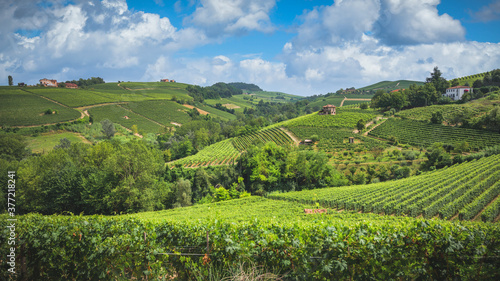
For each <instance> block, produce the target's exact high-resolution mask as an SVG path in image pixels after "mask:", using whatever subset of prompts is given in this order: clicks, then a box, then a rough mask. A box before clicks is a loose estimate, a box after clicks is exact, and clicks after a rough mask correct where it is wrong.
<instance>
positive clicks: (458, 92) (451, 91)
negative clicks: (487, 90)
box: [443, 86, 473, 100]
mask: <svg viewBox="0 0 500 281" xmlns="http://www.w3.org/2000/svg"><path fill="white" fill-rule="evenodd" d="M469 92H470V93H472V92H473V88H471V87H469V86H456V87H451V88H448V89H446V93H444V94H443V96H445V97H449V98H451V99H452V100H460V99H462V96H463V95H464V94H465V93H469Z"/></svg>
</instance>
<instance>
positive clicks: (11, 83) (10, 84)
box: [8, 75, 14, 86]
mask: <svg viewBox="0 0 500 281" xmlns="http://www.w3.org/2000/svg"><path fill="white" fill-rule="evenodd" d="M8 79H9V86H12V85H14V81H13V79H12V76H11V75H9V77H8Z"/></svg>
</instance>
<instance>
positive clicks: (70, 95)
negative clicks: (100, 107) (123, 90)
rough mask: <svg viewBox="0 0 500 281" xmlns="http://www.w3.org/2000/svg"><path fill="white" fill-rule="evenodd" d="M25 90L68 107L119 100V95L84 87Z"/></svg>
mask: <svg viewBox="0 0 500 281" xmlns="http://www.w3.org/2000/svg"><path fill="white" fill-rule="evenodd" d="M27 91H29V92H31V93H33V94H35V95H40V96H44V97H47V98H49V99H52V100H54V101H57V102H60V103H62V104H64V105H66V106H69V107H79V106H85V105H93V104H100V103H109V102H116V101H121V100H120V99H119V95H113V96H108V95H111V94H99V93H97V92H94V91H90V90H84V89H65V88H41V87H33V88H28V89H27ZM113 97H114V98H113Z"/></svg>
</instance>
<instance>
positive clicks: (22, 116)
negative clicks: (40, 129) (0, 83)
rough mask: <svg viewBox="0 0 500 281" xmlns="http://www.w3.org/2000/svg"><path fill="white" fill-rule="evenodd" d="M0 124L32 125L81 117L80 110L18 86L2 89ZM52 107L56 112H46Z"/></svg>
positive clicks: (0, 96) (0, 94) (0, 90)
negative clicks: (20, 88)
mask: <svg viewBox="0 0 500 281" xmlns="http://www.w3.org/2000/svg"><path fill="white" fill-rule="evenodd" d="M0 99H1V102H0V126H5V125H7V126H32V125H43V124H50V123H58V122H65V121H70V120H74V119H77V118H80V116H81V114H80V112H78V111H76V110H74V109H71V108H67V107H64V106H61V105H59V104H56V103H54V102H51V101H49V100H46V99H44V98H41V97H39V96H37V95H33V94H30V93H27V92H25V91H22V90H19V89H16V88H13V87H12V88H7V87H2V88H1V89H0ZM48 109H51V111H55V112H56V114H45V112H46V111H47V110H48Z"/></svg>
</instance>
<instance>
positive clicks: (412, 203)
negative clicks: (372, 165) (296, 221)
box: [269, 155, 500, 221]
mask: <svg viewBox="0 0 500 281" xmlns="http://www.w3.org/2000/svg"><path fill="white" fill-rule="evenodd" d="M498 195H500V155H495V156H490V157H485V158H482V159H480V160H477V161H471V162H468V163H463V164H460V165H454V166H452V167H449V168H445V169H442V170H439V171H435V172H431V173H426V174H423V175H420V176H416V177H411V178H407V179H402V180H397V181H390V182H383V183H377V184H369V185H359V186H346V187H337V188H325V189H315V190H307V191H300V192H290V193H278V194H272V195H270V196H269V198H271V199H279V200H289V201H295V202H300V203H305V204H315V203H319V204H320V205H322V206H327V207H331V208H336V209H339V210H340V209H345V210H355V211H363V212H373V213H384V214H386V215H392V214H394V215H408V216H412V217H418V216H421V215H422V216H424V217H426V218H431V217H435V216H439V217H440V218H444V219H450V218H452V217H455V216H456V215H459V216H458V218H459V219H462V220H470V219H472V218H474V217H476V216H477V215H478V214H479V213H480V212H481V211H482V210H483V209H484V211H485V212H487V214H488V215H487V216H482V217H481V218H482V219H483V220H485V221H492V220H494V219H495V218H496V216H498V213H499V210H498V209H495V208H498V207H499V206H500V204H499V200H498V198H497V197H498ZM489 203H492V204H490V205H489V206H488V208H486V209H485V207H486V206H487V205H488V204H489ZM490 209H491V210H490Z"/></svg>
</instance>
